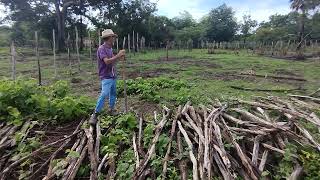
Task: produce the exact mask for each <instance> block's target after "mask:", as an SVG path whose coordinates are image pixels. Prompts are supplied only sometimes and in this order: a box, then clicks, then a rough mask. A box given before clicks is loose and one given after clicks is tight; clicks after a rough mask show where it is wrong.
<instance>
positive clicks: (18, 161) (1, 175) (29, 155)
mask: <svg viewBox="0 0 320 180" xmlns="http://www.w3.org/2000/svg"><path fill="white" fill-rule="evenodd" d="M79 132H81V130H79V131H77V132H75V133H73V134H71V135H69V136H67V137H65V138H63V139H60V140H58V141H55V142H52V143H50V144H47V145H45V146H42V147H40V148H38V149H37V150H35V151H33V152H32V153H30V154H28V155H26V156H24V157H22V158H20V159H19V160H17V161H15V162H13V163H12V164H10V165H9V166H8V167H7V168H5V169H4V170H3V171H2V172H1V173H0V177H1V179H6V175H7V173H8V172H9V171H10V170H11V169H12V168H13V167H15V166H17V165H19V164H20V163H21V162H22V161H24V160H26V159H28V158H29V157H31V156H34V155H35V154H37V153H38V152H40V151H42V150H44V149H47V148H48V147H50V146H53V145H55V144H58V143H60V142H63V141H65V140H66V139H69V138H72V137H73V136H75V135H77V134H78V133H79Z"/></svg>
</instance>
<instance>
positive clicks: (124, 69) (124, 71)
mask: <svg viewBox="0 0 320 180" xmlns="http://www.w3.org/2000/svg"><path fill="white" fill-rule="evenodd" d="M129 37H130V36H129ZM128 40H129V39H128ZM122 46H123V47H122V48H123V49H125V48H126V37H124V38H123V43H122ZM128 48H129V49H130V43H129V41H128ZM122 76H123V77H122V78H123V82H124V85H123V93H124V108H125V113H128V96H127V79H126V57H124V60H123V71H122Z"/></svg>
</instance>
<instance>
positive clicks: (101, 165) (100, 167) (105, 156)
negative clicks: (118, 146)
mask: <svg viewBox="0 0 320 180" xmlns="http://www.w3.org/2000/svg"><path fill="white" fill-rule="evenodd" d="M108 156H109V154H105V155H104V156H103V158H102V160H101V162H100V164H99V166H98V174H99V173H100V172H101V169H102V167H103V165H104V164H105V163H106V161H107V160H108Z"/></svg>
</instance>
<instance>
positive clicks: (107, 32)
mask: <svg viewBox="0 0 320 180" xmlns="http://www.w3.org/2000/svg"><path fill="white" fill-rule="evenodd" d="M110 36H113V37H118V35H117V34H115V33H114V32H113V31H112V29H105V30H104V31H102V35H101V38H102V39H103V38H106V37H110Z"/></svg>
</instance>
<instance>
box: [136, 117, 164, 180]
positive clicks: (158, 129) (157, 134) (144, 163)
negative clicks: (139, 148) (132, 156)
mask: <svg viewBox="0 0 320 180" xmlns="http://www.w3.org/2000/svg"><path fill="white" fill-rule="evenodd" d="M169 115H170V114H169V112H165V111H163V117H162V120H161V121H160V123H159V124H158V125H157V126H156V130H155V135H154V137H153V139H152V143H151V146H150V147H149V148H148V152H147V154H146V156H145V158H144V159H143V161H141V162H140V165H139V168H137V170H136V171H135V173H134V176H133V179H137V178H139V176H140V175H141V174H142V172H143V170H144V168H145V167H146V166H147V164H148V162H149V160H150V159H151V157H152V154H153V153H154V151H155V147H156V143H157V142H158V139H159V137H160V133H161V131H162V128H163V126H164V125H165V123H166V122H167V119H168V117H169Z"/></svg>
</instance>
